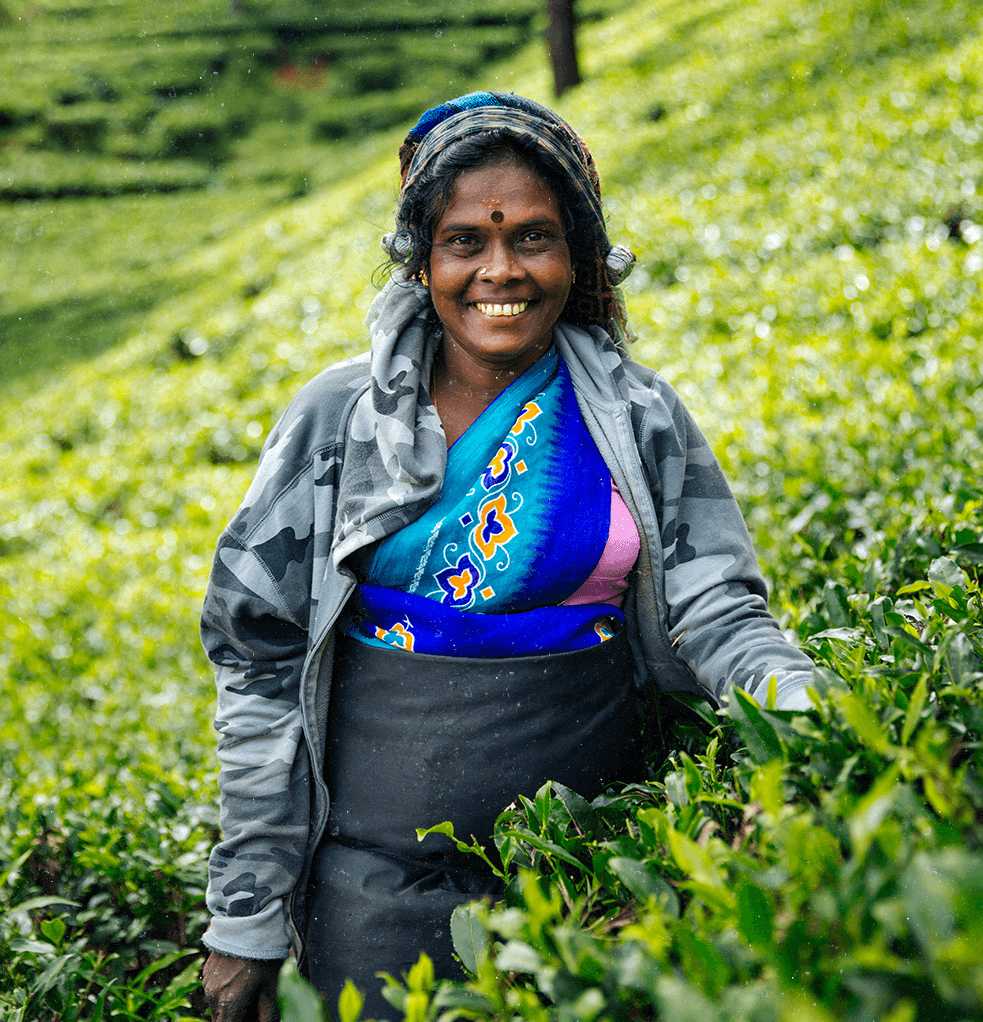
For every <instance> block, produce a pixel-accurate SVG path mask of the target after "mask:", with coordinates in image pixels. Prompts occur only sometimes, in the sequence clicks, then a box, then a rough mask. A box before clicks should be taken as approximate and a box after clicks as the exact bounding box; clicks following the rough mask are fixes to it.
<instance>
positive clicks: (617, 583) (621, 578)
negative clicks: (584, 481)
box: [561, 479, 641, 607]
mask: <svg viewBox="0 0 983 1022" xmlns="http://www.w3.org/2000/svg"><path fill="white" fill-rule="evenodd" d="M640 549H641V541H640V540H639V538H638V527H637V526H636V525H635V519H634V518H632V516H631V512H630V511H629V510H628V506H627V505H626V504H625V502H624V500H623V499H622V497H621V494H620V493H619V492H618V487H617V486H615V485H614V480H613V479H612V480H611V525H610V526H609V528H608V539H607V543H605V545H604V549H603V550H602V551H601V556H600V558H599V559H598V562H597V564H595V565H594V570H593V571H592V572H591V573H590V575H589V576H588V578H587V580H586V581H585V582H584V584H583V585H582V586H581V587H580V588H579V589H578V590H577V591H576V592H575V593H574V594H573V595H572V596H568V597H567V599H565V600H564V601H563V603H562V604H561V606H565V607H568V606H573V605H575V604H578V603H613V604H614V605H615V606H616V607H620V606H621V604H622V603H623V602H624V598H625V590H626V589H627V588H628V575H629V573H630V572H631V569H632V568H633V567H634V566H635V561H637V560H638V552H639V550H640Z"/></svg>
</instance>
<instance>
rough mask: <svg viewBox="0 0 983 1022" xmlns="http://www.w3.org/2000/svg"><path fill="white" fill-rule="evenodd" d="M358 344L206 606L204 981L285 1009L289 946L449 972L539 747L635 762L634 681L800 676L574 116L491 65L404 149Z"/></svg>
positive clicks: (228, 533)
mask: <svg viewBox="0 0 983 1022" xmlns="http://www.w3.org/2000/svg"><path fill="white" fill-rule="evenodd" d="M400 163H401V174H402V188H401V191H400V199H399V205H398V209H397V218H396V219H397V231H396V232H395V233H394V234H393V235H390V236H387V238H386V239H385V243H386V246H387V248H388V251H389V253H390V257H391V259H392V261H393V263H394V267H393V272H392V275H391V280H390V281H389V283H388V284H387V285H386V287H385V288H384V289H383V291H382V293H381V294H380V295H379V296H378V298H377V299H376V301H375V302H374V304H373V308H372V310H371V312H370V317H369V324H370V328H371V339H372V345H371V352H370V354H369V355H366V356H363V357H360V358H357V359H354V360H352V361H350V362H347V363H343V364H341V365H337V366H333V367H330V368H328V369H326V370H325V371H324V372H322V373H321V374H320V375H319V376H317V377H316V378H315V379H314V380H312V381H311V382H310V383H308V384H307V385H306V386H305V387H304V388H303V389H302V390H301V391H300V393H299V394H298V396H297V397H296V398H295V400H294V401H293V402H292V403H291V405H290V407H289V408H288V409H287V411H286V412H285V414H284V415H283V417H282V418H281V419H280V421H279V422H278V423H277V425H276V426H275V428H274V429H273V431H272V432H271V434H270V437H269V438H268V440H267V442H266V445H265V446H264V449H263V452H262V455H261V458H260V466H259V470H258V473H257V475H256V477H255V479H254V480H253V483H252V485H251V487H250V489H249V492H248V493H247V495H246V497H245V500H244V501H243V504H242V506H241V508H240V509H239V511H238V513H237V514H236V516H235V517H234V518H233V520H232V522H231V523H230V524H229V526H228V527H227V528H226V530H225V531H224V532H223V534H222V537H221V538H220V541H219V545H218V550H217V552H216V557H215V565H214V569H213V574H212V578H211V580H210V583H209V589H208V594H207V596H206V600H205V608H204V613H203V617H202V637H203V642H204V645H205V648H206V650H207V652H208V654H209V657H210V658H211V659H212V661H213V662H214V663H215V665H216V668H217V685H218V713H217V717H216V728H217V730H218V731H219V734H220V740H219V756H220V760H221V766H222V773H221V789H222V826H223V831H224V839H223V841H222V842H221V843H220V844H219V845H217V846H216V848H215V849H214V851H213V853H212V857H211V861H210V882H209V890H208V897H207V902H208V906H209V909H210V910H211V912H212V913H213V919H212V923H211V926H210V927H209V929H208V932H207V933H206V935H205V938H204V941H205V944H206V945H207V946H208V947H209V948H210V949H211V951H212V954H211V956H210V957H209V959H208V962H207V963H206V966H205V973H204V977H205V988H206V994H207V995H208V997H209V999H210V1001H211V1003H212V1004H213V1006H214V1007H215V1009H216V1014H215V1017H216V1018H217V1019H219V1020H223V1019H232V1018H241V1017H245V1015H243V1014H242V1013H243V1012H245V1011H246V1010H247V1009H248V1010H250V1011H251V1010H253V1008H254V1007H256V1008H258V1011H259V1016H260V1017H261V1018H263V1017H270V1012H271V1011H272V1004H273V989H274V986H275V976H276V971H277V969H278V967H279V964H280V961H281V960H282V959H283V958H284V957H285V956H286V954H287V952H288V948H289V947H290V946H293V947H294V949H295V950H296V951H297V952H298V953H299V954H300V955H301V961H302V967H303V968H305V969H306V971H307V973H308V974H309V976H310V978H311V980H312V981H313V982H314V983H315V984H316V985H317V986H318V987H319V988H320V989H321V990H322V991H324V992H325V993H326V994H327V995H328V996H329V998H332V999H333V998H334V997H335V996H336V995H337V992H338V990H339V988H340V985H341V982H342V981H343V979H344V977H345V976H346V975H351V976H353V977H354V978H355V979H356V981H357V982H358V983H359V985H360V986H362V988H363V989H366V990H367V991H368V992H369V994H370V1000H369V1003H368V1004H367V1009H366V1010H367V1012H368V1014H370V1015H371V1014H385V1013H386V1010H387V1009H386V1005H385V1003H384V1002H383V1001H382V1000H381V998H379V997H378V994H377V989H378V985H379V984H378V981H377V980H375V979H374V978H373V976H374V973H375V971H376V970H380V969H385V970H387V971H391V972H398V971H399V970H401V969H404V968H406V966H407V965H409V964H410V963H411V962H412V961H413V960H415V958H416V955H417V952H418V951H419V950H421V949H423V950H426V951H427V952H428V953H430V954H431V957H433V958H434V960H435V963H436V965H437V971H438V974H446V975H451V974H453V971H454V964H453V959H452V958H451V946H450V938H449V934H448V917H449V915H450V912H451V910H452V908H453V907H454V905H456V904H458V903H460V902H461V901H465V900H468V899H470V898H472V897H476V896H479V895H481V894H486V893H487V894H493V895H494V894H496V893H498V888H497V887H496V886H495V884H494V883H492V882H491V880H490V878H489V877H488V876H487V875H486V874H485V873H484V872H481V871H476V870H475V869H474V868H473V867H471V866H470V864H469V862H468V861H467V860H465V859H464V858H463V857H460V856H458V854H457V853H456V852H455V851H454V848H453V846H452V845H451V844H450V842H449V841H447V840H446V839H444V838H435V837H428V838H427V839H426V841H424V842H423V843H422V844H421V843H418V842H417V841H416V837H415V832H414V828H416V827H424V826H429V825H431V824H434V823H437V822H440V821H441V820H444V819H451V820H453V821H454V823H455V826H456V828H457V833H458V834H460V835H464V836H466V835H468V834H469V833H473V834H475V835H477V836H478V837H479V838H480V839H482V840H487V838H488V836H489V834H490V831H491V825H492V822H493V820H494V818H495V816H496V814H497V813H498V811H499V810H500V809H501V808H502V807H503V806H504V805H505V804H507V803H508V802H509V801H511V800H512V799H513V798H514V797H515V795H516V794H517V793H518V792H519V791H523V792H526V793H531V792H532V791H534V790H535V788H536V787H538V785H539V784H540V783H542V781H544V780H545V779H547V778H554V779H557V780H560V781H562V782H564V783H566V784H568V785H570V786H571V787H573V788H575V789H576V790H578V791H580V792H581V793H582V794H584V795H586V796H588V797H590V796H592V795H594V794H596V793H597V792H599V791H600V790H602V789H603V786H604V784H605V783H606V782H609V781H612V780H618V781H623V780H629V779H631V778H632V777H637V776H639V775H640V772H641V751H640V750H639V748H638V745H637V742H635V741H634V740H633V739H634V737H635V736H636V735H637V718H636V709H635V695H636V693H637V692H638V691H640V690H641V689H642V688H644V687H645V686H647V685H654V686H656V689H657V690H659V691H669V690H673V689H676V690H679V689H682V690H690V691H696V692H700V693H702V694H704V695H706V696H708V697H709V698H711V699H713V700H715V701H717V702H725V701H726V698H727V693H728V691H729V690H730V688H731V687H732V686H733V685H739V686H741V687H743V688H745V689H747V690H748V691H750V692H751V693H752V694H754V695H756V696H757V697H758V698H761V699H762V700H763V698H764V695H765V692H766V691H767V687H768V683H769V679H770V678H771V677H772V676H775V677H776V679H777V691H778V704H779V706H784V707H801V706H807V705H809V704H808V700H807V698H806V696H805V688H806V686H807V684H808V683H809V681H810V678H811V667H812V665H811V662H810V661H809V660H808V659H807V658H806V657H805V656H804V655H803V654H802V653H801V652H799V651H798V650H797V649H796V648H795V647H793V646H792V645H790V644H789V643H787V642H786V641H785V640H784V639H783V637H782V635H781V633H780V631H779V629H778V627H777V624H776V622H775V621H774V620H773V618H772V617H771V616H770V615H769V613H768V610H767V605H766V592H765V586H764V583H763V581H762V579H761V576H760V574H759V571H758V568H757V565H756V562H755V558H754V553H753V550H752V548H751V544H750V541H749V538H748V535H747V530H746V528H745V526H744V523H743V520H742V518H741V515H740V512H739V510H738V508H737V505H736V503H735V502H734V499H733V497H732V495H731V493H730V490H729V488H728V486H727V483H726V481H725V480H724V478H723V476H722V474H721V472H720V469H719V467H718V466H717V463H716V461H715V460H714V457H713V454H712V453H711V451H710V449H709V447H708V446H707V444H706V442H705V440H704V439H703V437H702V435H701V433H700V432H699V430H698V429H697V427H696V425H695V424H694V423H693V421H692V419H691V418H690V417H689V415H688V413H687V412H686V410H685V409H684V408H683V406H682V404H681V402H680V401H679V398H678V397H677V396H676V394H675V393H674V392H673V390H672V389H671V387H669V385H668V384H667V383H666V382H665V381H664V380H662V379H661V378H660V377H659V376H658V375H657V374H655V373H653V372H652V371H651V370H649V369H646V368H644V367H642V366H639V365H637V364H636V363H634V362H632V361H631V359H630V358H629V357H628V355H627V354H626V351H625V335H626V324H625V318H624V311H623V307H622V305H621V303H620V301H619V300H618V297H617V293H616V291H615V288H616V285H617V284H618V283H619V282H620V280H621V279H622V278H623V276H624V275H625V274H626V272H627V271H628V270H629V269H630V267H631V262H632V261H633V257H632V256H631V254H630V253H629V252H627V250H626V249H624V248H622V247H620V246H617V247H614V248H612V246H611V244H610V242H609V240H608V238H607V233H606V229H605V224H604V218H603V213H602V210H601V201H600V187H599V184H598V180H597V175H596V173H595V170H594V165H593V161H592V159H591V157H590V154H589V152H588V150H587V148H586V146H585V145H584V144H583V142H582V141H581V140H580V139H579V138H578V137H577V136H576V134H575V133H574V132H573V131H572V129H571V128H570V127H569V126H568V125H567V124H566V123H565V122H563V121H562V120H561V119H560V118H558V117H557V116H556V115H555V114H553V113H552V112H551V111H549V110H547V109H546V108H544V107H542V106H540V105H539V104H536V103H533V102H532V101H530V100H527V99H523V98H522V97H519V96H515V95H512V94H496V93H484V92H482V93H472V94H469V95H467V96H464V97H461V98H459V99H457V100H454V101H452V102H450V103H446V104H443V105H441V106H439V107H436V108H434V109H432V110H428V111H427V112H426V113H425V114H424V115H423V116H422V117H421V118H420V120H419V122H418V123H417V125H416V126H415V127H414V128H413V130H412V131H411V132H410V134H409V135H408V136H407V139H406V142H405V143H404V145H403V146H402V148H401V150H400Z"/></svg>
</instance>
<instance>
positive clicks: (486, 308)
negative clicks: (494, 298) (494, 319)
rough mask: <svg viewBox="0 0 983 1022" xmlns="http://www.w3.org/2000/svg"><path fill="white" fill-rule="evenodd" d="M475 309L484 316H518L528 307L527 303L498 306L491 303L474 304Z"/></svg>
mask: <svg viewBox="0 0 983 1022" xmlns="http://www.w3.org/2000/svg"><path fill="white" fill-rule="evenodd" d="M474 305H475V308H476V309H477V310H478V311H479V312H480V313H481V314H482V315H484V316H518V315H519V313H520V312H525V311H526V309H527V308H528V307H529V303H528V302H510V303H509V304H507V305H499V304H497V303H491V302H475V303H474Z"/></svg>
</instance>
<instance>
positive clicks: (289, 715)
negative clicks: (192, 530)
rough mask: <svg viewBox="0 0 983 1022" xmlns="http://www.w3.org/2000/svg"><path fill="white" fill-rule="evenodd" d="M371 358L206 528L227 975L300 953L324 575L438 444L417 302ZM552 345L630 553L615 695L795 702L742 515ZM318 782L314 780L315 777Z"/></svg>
mask: <svg viewBox="0 0 983 1022" xmlns="http://www.w3.org/2000/svg"><path fill="white" fill-rule="evenodd" d="M369 326H370V330H371V336H372V346H371V353H369V354H366V355H363V356H361V357H358V358H355V359H352V360H351V361H348V362H344V363H341V364H338V365H334V366H331V367H329V368H327V369H325V370H324V371H323V372H321V373H320V374H319V375H318V376H316V377H315V378H314V379H313V380H311V381H310V382H309V383H307V385H306V386H304V387H303V388H302V389H301V390H300V391H299V393H298V394H297V395H296V397H295V398H294V400H293V401H292V402H291V403H290V405H289V407H288V408H287V409H286V411H285V412H284V414H283V415H282V416H281V418H280V420H279V421H278V422H277V423H276V425H275V426H274V428H273V429H272V431H271V432H270V434H269V436H268V438H267V440H266V443H265V444H264V446H263V450H262V453H261V455H260V461H259V467H258V470H257V472H256V475H255V477H254V479H253V481H252V483H251V485H250V487H249V489H248V491H247V493H246V495H245V498H244V499H243V501H242V504H241V506H240V507H239V509H238V511H237V512H236V514H235V516H234V517H233V518H232V520H231V521H230V523H229V524H228V526H227V527H226V528H225V530H224V531H223V532H222V534H221V536H220V538H219V541H218V546H217V550H216V552H215V558H214V564H213V568H212V573H211V577H210V580H209V584H208V589H207V593H206V596H205V602H204V608H203V613H202V618H201V635H202V642H203V645H204V647H205V650H206V652H207V654H208V657H209V658H210V660H211V661H212V663H213V664H214V665H215V669H216V670H215V677H216V685H217V689H218V702H217V712H216V717H215V728H216V730H217V732H218V758H219V765H220V779H219V784H220V790H221V826H222V834H223V836H222V840H221V841H220V842H219V844H217V845H216V846H215V848H214V849H213V851H212V854H211V857H210V861H209V882H208V892H207V896H206V903H207V906H208V908H209V910H210V912H211V914H212V920H211V924H210V926H209V928H208V930H207V932H206V934H205V937H204V942H205V944H206V945H207V946H208V947H210V948H212V949H214V950H217V951H219V952H223V953H225V954H230V955H235V956H239V957H244V958H256V959H276V958H282V957H285V956H286V954H287V952H288V949H289V948H290V947H291V946H292V947H293V948H294V950H295V952H296V953H298V954H299V953H300V951H301V937H300V935H301V934H302V933H303V932H304V897H303V895H304V889H305V886H306V876H307V867H308V864H309V862H310V859H311V857H312V854H313V851H314V849H315V848H316V846H317V843H318V841H319V839H320V837H321V834H322V832H323V829H324V825H325V822H326V820H327V815H328V791H327V786H326V784H325V781H324V768H325V764H324V743H325V723H326V719H327V704H328V693H329V688H330V680H331V662H332V652H333V644H334V625H335V623H336V621H337V620H338V618H339V615H340V614H341V611H342V609H343V607H344V606H345V603H346V601H347V599H348V597H349V596H350V595H351V593H352V591H353V589H354V586H355V580H354V576H353V575H352V572H351V571H350V569H348V568H347V566H346V564H345V558H346V557H348V556H349V555H351V554H352V553H353V552H355V551H356V550H358V549H360V548H361V547H363V546H365V545H366V544H368V543H371V542H373V541H375V540H377V539H379V538H381V537H382V536H385V535H388V534H389V533H391V532H393V531H395V530H397V529H399V528H400V527H401V526H403V525H404V524H406V523H407V522H410V521H412V520H413V519H414V518H415V517H417V516H418V515H419V514H420V513H421V512H422V511H423V510H424V509H425V508H426V507H427V506H428V504H429V503H431V502H432V501H433V500H434V499H435V498H436V496H437V495H438V493H439V491H440V487H441V481H442V479H443V473H444V467H445V463H446V453H447V452H446V441H445V438H444V433H443V428H442V426H441V424H440V421H439V418H438V416H437V413H436V411H435V409H434V406H433V405H432V404H431V402H430V399H429V396H428V394H427V388H426V385H425V383H423V382H422V381H426V380H428V379H429V378H430V368H431V365H432V363H433V357H434V351H435V349H436V347H437V340H436V336H437V335H436V332H435V330H434V329H433V320H432V313H431V312H430V307H429V302H428V300H427V298H426V294H425V292H424V291H423V289H422V288H420V287H419V286H418V285H415V284H406V283H398V282H390V284H388V285H387V286H386V288H385V289H383V291H382V292H381V293H380V295H379V296H378V297H377V298H376V300H375V302H374V303H373V307H372V310H371V311H370V314H369ZM554 342H555V343H556V345H557V347H558V350H559V351H560V353H561V355H562V357H563V358H564V360H565V361H566V364H567V366H568V368H569V370H570V374H571V377H572V379H573V383H574V387H575V390H576V394H577V399H578V402H579V404H580V406H581V410H582V412H583V415H584V419H585V421H586V424H587V427H588V429H589V431H590V433H591V435H592V436H593V437H594V440H595V442H596V443H597V445H598V447H599V449H600V451H601V453H602V455H603V457H604V459H605V461H606V462H607V463H608V465H609V467H610V469H611V474H612V476H613V478H614V481H615V482H616V483H617V485H618V488H619V489H620V491H621V494H622V496H623V497H624V499H625V501H626V503H627V505H628V507H629V508H630V510H631V511H632V513H633V515H634V518H635V521H636V523H637V525H638V529H639V533H640V536H641V553H640V555H639V559H638V563H637V565H636V568H635V571H634V574H633V584H632V585H631V587H630V589H629V593H628V596H627V598H626V601H625V613H626V617H627V621H628V629H629V638H630V640H631V645H632V650H633V653H634V660H635V669H636V683H637V684H638V685H639V686H643V685H654V686H656V688H657V689H659V690H664V691H668V690H689V691H692V692H699V693H703V694H704V695H707V696H709V697H710V698H711V699H713V700H715V701H717V702H725V701H726V696H727V692H728V690H729V688H730V687H731V686H733V685H739V686H741V687H743V688H745V689H747V690H748V691H749V692H751V693H752V694H754V695H756V696H757V697H758V698H760V699H762V700H763V699H764V697H765V692H766V690H767V685H768V679H769V677H770V676H772V675H774V676H775V677H776V679H777V691H778V705H779V706H793V705H794V706H804V705H808V701H807V698H806V696H805V688H806V686H807V685H808V684H809V682H810V681H811V677H812V663H811V661H809V659H808V658H807V657H806V656H805V655H804V654H803V653H802V652H800V651H799V650H798V649H797V648H796V647H795V646H793V645H792V644H790V643H789V642H787V641H786V640H785V638H784V637H783V636H782V633H781V631H780V630H779V628H778V625H777V623H776V622H775V620H774V619H773V618H772V617H771V615H770V614H769V612H768V608H767V593H766V589H765V584H764V582H763V580H762V578H761V575H760V572H759V570H758V566H757V563H756V559H755V555H754V551H753V549H752V546H751V542H750V539H749V536H748V533H747V529H746V527H745V524H744V521H743V519H742V517H741V513H740V511H739V509H738V507H737V504H736V502H735V500H734V498H733V496H732V494H731V492H730V489H729V487H728V485H727V482H726V480H725V479H724V476H723V474H722V473H721V471H720V468H719V467H718V465H717V462H716V460H715V458H714V456H713V453H712V452H711V450H710V448H709V446H708V445H707V443H706V441H705V439H704V438H703V435H702V434H701V433H700V431H699V429H698V428H697V426H696V425H695V423H694V422H693V420H692V418H691V417H690V415H689V413H688V412H687V411H686V409H685V408H684V407H683V405H682V403H681V401H680V399H679V397H678V396H677V395H676V393H675V392H674V391H673V389H672V388H671V387H670V386H669V384H668V383H666V381H665V380H663V379H662V378H661V377H660V376H659V375H658V374H657V373H655V372H653V371H652V370H650V369H647V368H645V367H644V366H641V365H638V364H637V363H635V362H633V361H631V360H630V359H629V358H627V357H626V356H625V355H623V354H622V353H621V352H619V351H618V350H617V348H616V347H615V346H614V344H613V343H612V342H611V339H610V338H609V337H608V335H607V334H606V333H605V332H604V331H603V330H601V329H599V328H591V330H589V331H588V330H583V329H580V328H578V327H574V326H571V325H569V324H564V323H560V324H558V325H557V327H556V328H555V332H554ZM328 769H330V764H328Z"/></svg>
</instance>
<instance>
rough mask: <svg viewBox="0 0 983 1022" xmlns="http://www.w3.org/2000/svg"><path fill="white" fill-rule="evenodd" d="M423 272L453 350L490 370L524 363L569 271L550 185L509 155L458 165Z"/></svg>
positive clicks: (549, 323)
mask: <svg viewBox="0 0 983 1022" xmlns="http://www.w3.org/2000/svg"><path fill="white" fill-rule="evenodd" d="M429 277H430V295H431V298H432V300H433V304H434V308H435V309H436V310H437V315H438V316H439V317H440V320H441V322H442V323H443V325H444V331H445V344H450V345H453V346H456V348H457V349H458V351H457V352H456V353H455V354H460V355H463V356H465V357H467V358H468V359H469V360H470V361H472V362H474V363H476V364H478V365H481V366H483V367H486V368H489V369H503V368H508V369H512V370H516V371H520V372H521V371H522V370H523V369H525V368H526V367H527V366H530V365H532V363H533V362H535V361H536V359H537V358H539V356H540V355H542V354H543V352H545V351H546V349H547V348H548V347H549V346H550V343H551V340H552V334H553V324H554V323H556V321H557V319H559V317H560V313H561V312H562V311H563V307H564V306H565V305H566V302H567V296H568V295H569V293H570V285H571V283H572V279H573V274H572V267H571V262H570V250H569V248H568V247H567V242H566V237H565V231H564V227H563V214H562V211H561V209H560V205H559V202H558V200H557V197H556V195H555V194H554V193H553V190H552V189H551V188H550V187H549V185H547V184H546V182H545V181H544V180H543V179H542V178H541V177H540V176H539V174H537V173H536V171H535V170H533V169H532V168H531V167H529V166H528V165H526V164H525V163H521V162H518V161H516V160H505V161H499V162H495V163H492V164H487V165H485V166H481V167H476V168H474V169H473V170H466V171H462V172H461V173H460V174H459V175H458V177H457V179H456V180H455V182H454V187H453V190H452V192H451V196H450V201H449V203H448V205H447V208H446V209H445V210H444V212H443V215H442V216H441V217H440V218H439V220H438V221H437V223H436V225H435V226H434V231H433V248H432V252H431V255H430V268H429Z"/></svg>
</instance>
